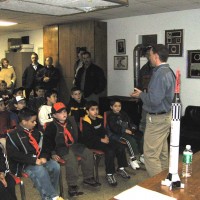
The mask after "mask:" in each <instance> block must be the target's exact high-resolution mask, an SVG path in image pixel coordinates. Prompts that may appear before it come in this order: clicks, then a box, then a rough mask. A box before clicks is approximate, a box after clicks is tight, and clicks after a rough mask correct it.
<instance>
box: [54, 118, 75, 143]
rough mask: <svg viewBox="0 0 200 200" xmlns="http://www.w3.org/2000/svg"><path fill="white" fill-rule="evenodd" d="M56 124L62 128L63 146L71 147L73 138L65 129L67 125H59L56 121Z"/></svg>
mask: <svg viewBox="0 0 200 200" xmlns="http://www.w3.org/2000/svg"><path fill="white" fill-rule="evenodd" d="M57 123H58V124H59V125H61V126H62V127H63V134H64V138H65V144H66V146H67V147H69V146H70V145H72V144H73V143H74V138H73V137H72V135H71V133H70V132H69V131H68V130H67V128H66V126H67V123H64V124H61V123H60V122H58V121H57Z"/></svg>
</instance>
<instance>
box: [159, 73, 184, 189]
mask: <svg viewBox="0 0 200 200" xmlns="http://www.w3.org/2000/svg"><path fill="white" fill-rule="evenodd" d="M180 118H181V101H180V70H177V71H176V85H175V96H174V100H173V103H172V120H171V135H170V156H169V174H168V175H167V178H166V179H165V180H164V181H162V182H161V184H162V185H166V186H169V187H170V189H172V188H174V187H179V188H184V184H183V183H181V181H180V178H179V175H178V162H179V141H180Z"/></svg>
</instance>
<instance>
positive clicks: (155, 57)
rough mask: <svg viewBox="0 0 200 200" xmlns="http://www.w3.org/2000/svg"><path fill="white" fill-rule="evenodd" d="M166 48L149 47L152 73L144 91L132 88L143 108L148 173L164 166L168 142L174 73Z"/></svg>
mask: <svg viewBox="0 0 200 200" xmlns="http://www.w3.org/2000/svg"><path fill="white" fill-rule="evenodd" d="M168 55H169V53H168V49H167V48H166V47H165V46H164V45H162V44H157V45H155V46H152V48H151V50H150V62H151V64H152V66H154V67H155V68H154V69H153V74H152V77H151V80H150V82H149V85H148V92H147V93H144V92H142V91H141V90H139V89H137V88H134V92H133V93H132V94H131V96H132V97H138V98H141V100H142V102H143V109H144V110H145V111H146V112H147V116H146V123H147V124H146V129H145V133H144V161H145V166H146V169H147V171H148V173H149V175H150V176H154V175H156V174H158V173H159V172H161V171H163V170H164V169H167V168H168V143H167V138H168V136H169V132H170V122H171V104H172V101H173V98H174V88H175V75H174V73H173V71H172V70H171V68H170V67H169V65H168V64H167V63H166V62H167V59H168Z"/></svg>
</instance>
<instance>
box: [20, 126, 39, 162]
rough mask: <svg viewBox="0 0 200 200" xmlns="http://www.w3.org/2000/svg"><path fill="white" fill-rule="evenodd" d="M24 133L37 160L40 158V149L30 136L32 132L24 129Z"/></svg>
mask: <svg viewBox="0 0 200 200" xmlns="http://www.w3.org/2000/svg"><path fill="white" fill-rule="evenodd" d="M24 132H25V133H26V134H27V135H28V137H29V142H30V143H31V145H32V146H33V147H34V149H35V151H36V156H37V158H38V157H39V156H40V147H39V145H38V143H37V141H36V140H35V138H34V137H33V136H32V132H33V130H31V131H28V130H26V129H24Z"/></svg>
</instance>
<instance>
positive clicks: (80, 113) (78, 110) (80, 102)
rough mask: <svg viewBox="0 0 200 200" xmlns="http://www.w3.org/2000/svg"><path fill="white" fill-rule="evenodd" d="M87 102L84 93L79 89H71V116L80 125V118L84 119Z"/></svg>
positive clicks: (69, 104)
mask: <svg viewBox="0 0 200 200" xmlns="http://www.w3.org/2000/svg"><path fill="white" fill-rule="evenodd" d="M85 104H86V100H85V99H84V98H83V96H82V92H81V90H80V89H79V88H78V87H73V88H72V89H71V98H70V100H69V103H68V107H69V109H70V111H69V115H71V116H74V118H75V120H76V122H77V123H78V124H79V123H80V117H84V116H85V114H86V111H85Z"/></svg>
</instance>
